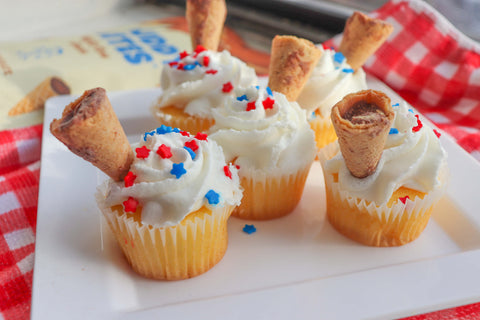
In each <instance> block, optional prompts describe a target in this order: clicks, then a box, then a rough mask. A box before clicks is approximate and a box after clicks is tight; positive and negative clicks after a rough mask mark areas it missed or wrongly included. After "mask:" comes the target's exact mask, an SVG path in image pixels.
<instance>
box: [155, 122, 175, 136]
mask: <svg viewBox="0 0 480 320" xmlns="http://www.w3.org/2000/svg"><path fill="white" fill-rule="evenodd" d="M172 131H173V128H172V127H168V126H166V125H164V124H162V125H161V126H160V127H158V128H157V134H165V133H170V132H172Z"/></svg>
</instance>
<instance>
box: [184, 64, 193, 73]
mask: <svg viewBox="0 0 480 320" xmlns="http://www.w3.org/2000/svg"><path fill="white" fill-rule="evenodd" d="M195 67H196V65H195V64H187V65H185V66H184V67H183V69H184V70H187V71H190V70H193V69H195Z"/></svg>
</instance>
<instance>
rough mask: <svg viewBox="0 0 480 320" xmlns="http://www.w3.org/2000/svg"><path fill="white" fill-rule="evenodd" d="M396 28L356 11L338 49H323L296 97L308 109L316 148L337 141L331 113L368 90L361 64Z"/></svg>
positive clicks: (348, 21)
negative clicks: (337, 105)
mask: <svg viewBox="0 0 480 320" xmlns="http://www.w3.org/2000/svg"><path fill="white" fill-rule="evenodd" d="M392 31H393V27H392V26H391V25H389V24H387V23H385V22H384V21H381V20H379V19H373V18H369V17H368V16H366V15H365V14H363V13H360V12H354V13H353V15H352V16H351V17H350V18H349V19H348V20H347V23H346V25H345V28H344V33H343V37H342V41H341V44H340V47H339V50H338V51H335V50H334V49H333V48H326V49H323V48H321V49H320V50H321V51H322V55H321V58H320V60H319V61H318V63H317V65H316V66H315V68H314V69H313V72H312V74H311V75H310V78H309V79H308V81H307V82H306V84H305V86H304V87H303V90H302V91H301V92H300V94H299V95H298V98H297V102H298V104H299V105H300V106H301V107H302V108H304V109H305V110H307V113H308V115H309V122H310V125H311V126H312V129H313V131H315V140H316V142H317V147H318V148H322V147H324V146H326V145H327V144H329V143H331V142H333V141H335V140H336V139H337V136H336V134H335V130H334V129H333V126H332V123H331V120H330V112H331V109H332V107H333V106H334V105H335V103H337V102H338V101H340V100H341V99H342V98H343V97H344V96H345V95H347V94H349V93H353V92H357V91H360V90H365V89H367V82H366V78H365V72H364V71H363V69H362V65H363V64H364V63H365V61H366V60H367V59H368V58H369V57H370V55H372V54H373V53H374V52H375V51H376V50H377V49H378V48H379V47H380V46H381V45H382V43H383V42H384V41H385V40H386V39H387V37H388V36H389V35H390V33H391V32H392Z"/></svg>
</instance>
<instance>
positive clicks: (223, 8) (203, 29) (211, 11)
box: [186, 0, 227, 51]
mask: <svg viewBox="0 0 480 320" xmlns="http://www.w3.org/2000/svg"><path fill="white" fill-rule="evenodd" d="M226 17H227V5H226V4H225V0H187V4H186V18H187V23H188V29H189V31H190V37H191V40H192V47H193V49H195V48H196V47H197V46H198V45H202V46H203V47H205V48H206V49H208V50H212V51H217V49H218V45H219V43H220V38H221V36H222V30H223V25H224V23H225V19H226Z"/></svg>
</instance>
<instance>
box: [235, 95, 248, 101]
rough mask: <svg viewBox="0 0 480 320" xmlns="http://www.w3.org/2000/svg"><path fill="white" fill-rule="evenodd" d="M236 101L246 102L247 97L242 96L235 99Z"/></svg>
mask: <svg viewBox="0 0 480 320" xmlns="http://www.w3.org/2000/svg"><path fill="white" fill-rule="evenodd" d="M237 100H238V101H248V98H247V95H246V94H244V95H243V96H240V97H237Z"/></svg>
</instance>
